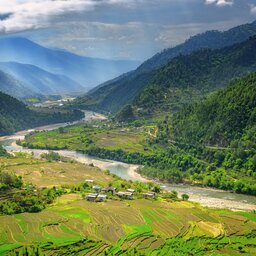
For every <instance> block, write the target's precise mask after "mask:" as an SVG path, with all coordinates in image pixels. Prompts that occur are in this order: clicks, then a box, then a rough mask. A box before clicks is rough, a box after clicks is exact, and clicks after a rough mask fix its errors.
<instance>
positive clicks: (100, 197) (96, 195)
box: [85, 180, 156, 202]
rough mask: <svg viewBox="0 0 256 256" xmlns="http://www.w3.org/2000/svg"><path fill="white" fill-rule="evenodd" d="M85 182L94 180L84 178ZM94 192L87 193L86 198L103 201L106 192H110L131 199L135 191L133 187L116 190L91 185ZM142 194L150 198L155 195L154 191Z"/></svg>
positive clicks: (91, 200)
mask: <svg viewBox="0 0 256 256" xmlns="http://www.w3.org/2000/svg"><path fill="white" fill-rule="evenodd" d="M85 182H86V183H94V180H85ZM92 188H93V190H94V191H95V193H92V194H88V195H87V196H86V200H87V201H90V202H105V201H106V199H107V193H111V194H112V195H113V196H118V197H119V198H121V199H128V200H132V199H133V195H134V193H135V190H134V189H131V188H129V189H127V190H126V191H118V192H117V191H116V188H114V187H107V188H101V187H100V186H96V185H95V186H93V187H92ZM102 193H104V194H102ZM142 196H143V197H144V198H151V199H154V198H155V197H156V193H155V192H152V191H150V192H147V193H143V194H142Z"/></svg>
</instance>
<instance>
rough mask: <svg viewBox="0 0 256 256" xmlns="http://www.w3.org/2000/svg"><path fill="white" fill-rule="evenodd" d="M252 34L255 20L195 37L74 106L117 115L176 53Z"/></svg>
mask: <svg viewBox="0 0 256 256" xmlns="http://www.w3.org/2000/svg"><path fill="white" fill-rule="evenodd" d="M255 34H256V21H255V22H253V23H251V24H245V25H241V26H238V27H235V28H232V29H230V30H228V31H225V32H219V31H208V32H206V33H203V34H198V35H196V36H194V37H192V38H190V39H188V40H187V41H186V42H185V43H183V44H181V45H178V46H176V47H174V48H169V49H166V50H164V51H163V52H161V53H158V54H156V55H155V56H153V57H152V58H150V59H149V60H147V61H145V62H144V63H143V64H142V65H141V66H139V67H138V68H137V69H136V70H135V71H132V72H129V73H127V74H124V75H122V76H120V77H117V78H116V79H113V80H111V81H109V82H106V83H104V84H102V85H99V86H98V87H96V88H95V89H93V90H92V91H91V92H89V93H88V94H87V95H85V96H83V97H81V98H78V99H77V101H75V102H74V103H75V104H76V105H77V106H79V107H82V108H85V109H97V110H101V111H113V112H116V111H118V110H119V109H120V106H123V105H125V104H128V103H131V101H132V100H133V99H134V97H135V96H136V95H137V93H138V92H139V91H140V90H141V89H142V88H143V87H144V86H145V85H146V84H147V83H149V82H150V81H151V79H152V78H153V77H154V75H155V72H156V71H155V70H156V69H158V68H160V67H162V66H164V65H165V64H166V63H168V62H169V61H170V60H171V59H172V58H174V57H176V56H178V55H179V54H189V53H192V52H193V51H196V50H199V49H202V48H210V49H217V48H222V47H225V46H230V45H233V44H236V43H240V42H242V41H244V40H247V39H248V38H249V37H250V36H253V35H255Z"/></svg>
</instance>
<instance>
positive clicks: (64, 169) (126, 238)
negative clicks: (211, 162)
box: [0, 155, 256, 255]
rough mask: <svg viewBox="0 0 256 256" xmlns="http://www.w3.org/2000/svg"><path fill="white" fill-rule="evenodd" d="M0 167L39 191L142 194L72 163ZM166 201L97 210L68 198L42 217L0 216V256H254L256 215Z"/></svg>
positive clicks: (10, 162)
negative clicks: (94, 188) (110, 188)
mask: <svg viewBox="0 0 256 256" xmlns="http://www.w3.org/2000/svg"><path fill="white" fill-rule="evenodd" d="M0 163H1V170H6V171H9V172H11V173H14V174H17V175H20V176H22V178H23V180H24V182H26V183H32V184H34V185H35V186H37V187H38V188H40V187H52V186H57V187H58V186H66V187H68V186H67V185H68V184H69V186H72V184H73V185H74V184H80V183H81V182H83V181H84V180H85V179H94V180H95V181H96V182H97V183H98V184H100V185H102V186H107V185H109V184H110V183H111V184H113V185H117V187H118V186H119V185H120V187H122V186H123V187H126V186H131V187H133V188H136V187H137V188H139V186H140V185H139V183H134V184H133V183H131V182H129V181H123V180H121V179H120V178H118V177H116V176H113V175H109V174H108V173H106V172H102V171H101V170H99V169H98V168H95V167H92V166H85V165H82V164H79V163H75V162H73V163H71V162H68V161H67V162H54V161H45V160H35V159H33V158H32V157H31V156H29V155H23V156H18V157H12V158H1V160H0ZM143 186H144V185H141V188H142V189H143ZM164 198H165V197H162V196H161V194H160V195H159V196H158V198H157V199H142V198H141V197H140V196H139V193H138V194H135V199H134V200H120V199H118V198H115V197H110V198H109V199H108V200H107V202H101V203H94V202H88V201H86V200H84V199H83V198H82V193H81V192H80V191H79V190H70V192H69V193H66V194H64V195H62V196H60V197H58V198H57V199H56V200H55V201H54V203H53V204H50V205H48V206H47V207H46V209H44V210H43V211H41V212H37V213H20V214H14V215H2V216H0V255H15V254H14V253H15V252H20V253H21V252H22V251H24V250H27V251H30V252H31V255H37V254H36V253H35V252H36V251H37V252H38V253H39V252H40V255H189V253H190V255H241V254H242V255H255V253H256V243H255V236H256V234H255V230H256V222H255V218H256V215H255V213H253V212H251V213H250V212H247V213H243V212H231V211H228V210H214V209H207V208H203V207H201V206H199V205H198V204H195V203H192V202H189V201H181V200H178V201H177V200H171V199H164ZM32 252H33V253H34V254H33V253H32Z"/></svg>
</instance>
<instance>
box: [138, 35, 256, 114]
mask: <svg viewBox="0 0 256 256" xmlns="http://www.w3.org/2000/svg"><path fill="white" fill-rule="evenodd" d="M255 47H256V37H253V38H250V39H249V40H247V41H246V42H243V43H241V44H237V45H234V46H230V47H227V48H223V49H220V50H219V49H218V50H200V51H197V52H195V53H192V54H191V55H188V56H178V57H176V58H174V59H173V60H172V61H170V62H169V63H168V64H167V65H165V66H164V67H162V68H161V69H159V70H158V72H157V74H156V75H155V76H154V78H153V79H152V81H151V83H150V84H149V85H147V86H145V87H144V89H143V90H142V91H141V92H140V93H139V94H138V95H137V96H136V97H135V100H134V105H135V106H136V107H137V108H142V111H141V112H142V114H143V116H145V114H150V113H154V112H155V111H156V110H161V111H177V110H179V109H180V108H181V106H182V105H184V104H187V103H191V102H193V101H195V100H196V99H199V98H201V97H202V96H205V95H206V94H207V93H209V92H211V91H214V90H216V89H218V88H221V87H224V86H226V85H227V84H228V83H229V82H230V81H232V79H234V78H238V77H241V76H243V75H246V74H248V73H249V72H251V71H255V70H256V62H255V60H256V53H255V51H254V49H255Z"/></svg>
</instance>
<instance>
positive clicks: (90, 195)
mask: <svg viewBox="0 0 256 256" xmlns="http://www.w3.org/2000/svg"><path fill="white" fill-rule="evenodd" d="M97 196H98V195H97V194H89V195H87V197H97Z"/></svg>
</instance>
